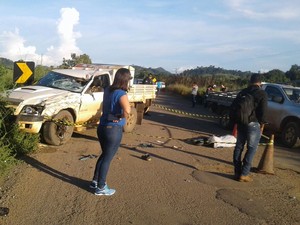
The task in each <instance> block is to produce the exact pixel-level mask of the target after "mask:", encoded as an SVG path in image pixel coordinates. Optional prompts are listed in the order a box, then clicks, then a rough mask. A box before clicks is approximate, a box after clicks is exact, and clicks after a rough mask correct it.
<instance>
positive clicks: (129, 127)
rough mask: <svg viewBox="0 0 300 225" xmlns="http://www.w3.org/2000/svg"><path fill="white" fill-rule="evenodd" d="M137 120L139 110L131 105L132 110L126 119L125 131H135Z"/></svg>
mask: <svg viewBox="0 0 300 225" xmlns="http://www.w3.org/2000/svg"><path fill="white" fill-rule="evenodd" d="M136 121H137V111H136V108H134V107H131V112H130V114H129V116H128V118H127V119H126V124H125V126H124V127H123V131H124V132H126V133H129V132H131V131H133V129H134V127H135V124H136Z"/></svg>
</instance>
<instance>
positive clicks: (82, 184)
mask: <svg viewBox="0 0 300 225" xmlns="http://www.w3.org/2000/svg"><path fill="white" fill-rule="evenodd" d="M21 160H23V161H24V162H26V163H27V164H29V165H31V166H32V167H33V168H36V169H38V170H40V171H42V172H44V173H46V174H49V175H50V176H52V177H55V178H57V179H60V180H62V181H64V182H67V183H69V184H72V185H74V186H77V187H79V188H81V189H83V190H86V191H88V192H91V190H90V189H89V184H90V181H86V180H82V179H80V178H77V177H73V176H70V175H68V174H65V173H62V172H60V171H58V170H56V169H53V168H51V167H49V166H47V165H46V164H44V163H41V162H40V161H38V160H36V159H34V158H32V157H30V156H23V157H22V158H21Z"/></svg>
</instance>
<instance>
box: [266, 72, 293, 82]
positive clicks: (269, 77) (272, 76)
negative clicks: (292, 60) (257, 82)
mask: <svg viewBox="0 0 300 225" xmlns="http://www.w3.org/2000/svg"><path fill="white" fill-rule="evenodd" d="M264 78H265V79H264V81H265V82H269V83H287V82H289V79H288V78H287V76H286V74H285V73H284V72H282V71H281V70H278V69H274V70H271V71H269V72H267V73H265V74H264Z"/></svg>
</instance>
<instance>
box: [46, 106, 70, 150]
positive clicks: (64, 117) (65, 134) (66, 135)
mask: <svg viewBox="0 0 300 225" xmlns="http://www.w3.org/2000/svg"><path fill="white" fill-rule="evenodd" d="M73 123H74V118H73V116H72V114H71V113H70V112H69V111H67V110H62V111H60V112H59V113H58V114H57V115H56V116H54V117H53V119H52V121H47V122H45V124H44V126H43V131H42V135H43V139H44V141H45V142H46V143H47V144H50V145H63V144H65V143H66V142H68V141H69V140H70V139H71V137H72V134H73V131H74V125H73Z"/></svg>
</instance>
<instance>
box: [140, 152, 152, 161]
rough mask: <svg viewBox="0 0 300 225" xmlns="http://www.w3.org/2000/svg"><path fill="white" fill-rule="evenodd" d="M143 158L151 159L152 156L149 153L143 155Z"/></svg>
mask: <svg viewBox="0 0 300 225" xmlns="http://www.w3.org/2000/svg"><path fill="white" fill-rule="evenodd" d="M141 158H142V159H143V160H146V161H151V156H150V155H149V153H147V154H145V155H142V156H141Z"/></svg>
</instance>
